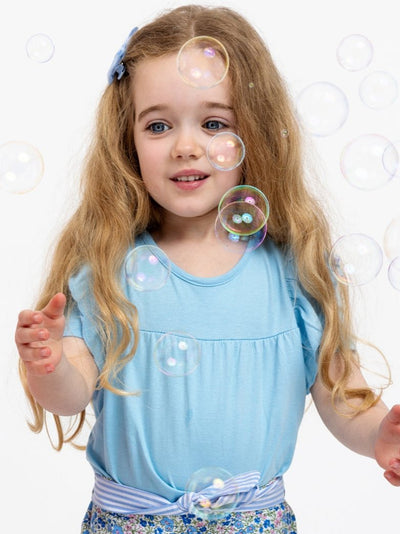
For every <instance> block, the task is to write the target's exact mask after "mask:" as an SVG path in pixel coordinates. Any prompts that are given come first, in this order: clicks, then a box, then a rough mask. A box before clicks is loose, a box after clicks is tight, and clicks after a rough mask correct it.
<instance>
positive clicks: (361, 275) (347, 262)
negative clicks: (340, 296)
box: [329, 233, 383, 286]
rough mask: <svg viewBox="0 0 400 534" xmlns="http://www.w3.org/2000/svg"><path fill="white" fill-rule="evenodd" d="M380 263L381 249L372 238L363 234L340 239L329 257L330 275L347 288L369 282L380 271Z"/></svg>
mask: <svg viewBox="0 0 400 534" xmlns="http://www.w3.org/2000/svg"><path fill="white" fill-rule="evenodd" d="M382 263H383V254H382V249H381V248H380V246H379V245H378V243H377V242H376V241H375V240H374V239H372V237H369V236H367V235H364V234H357V233H354V234H348V235H344V236H342V237H340V238H339V239H338V240H337V241H336V243H335V244H334V245H333V247H332V250H331V252H330V255H329V267H330V269H331V271H332V274H333V275H334V276H335V278H336V279H337V280H338V281H339V282H340V283H341V284H345V285H348V286H360V285H363V284H366V283H368V282H371V281H372V280H373V279H374V278H375V277H376V276H377V275H378V273H379V271H380V270H381V267H382Z"/></svg>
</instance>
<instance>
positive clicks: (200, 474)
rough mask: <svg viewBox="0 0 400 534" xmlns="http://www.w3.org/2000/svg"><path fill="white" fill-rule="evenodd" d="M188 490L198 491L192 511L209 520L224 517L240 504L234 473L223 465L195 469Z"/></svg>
mask: <svg viewBox="0 0 400 534" xmlns="http://www.w3.org/2000/svg"><path fill="white" fill-rule="evenodd" d="M186 491H187V492H193V493H196V494H197V496H196V498H195V499H194V500H193V502H192V503H191V508H190V510H189V511H190V513H192V514H195V515H196V516H197V517H200V518H202V519H205V520H208V521H214V520H216V519H223V518H224V517H226V516H227V515H228V514H230V513H231V512H232V511H233V510H234V509H235V508H236V506H237V504H238V498H239V489H238V486H237V483H236V482H235V481H233V480H232V475H231V474H230V473H229V472H228V471H226V470H225V469H222V468H221V467H204V468H202V469H199V470H198V471H195V472H194V473H193V474H192V476H191V477H190V478H189V480H188V483H187V484H186Z"/></svg>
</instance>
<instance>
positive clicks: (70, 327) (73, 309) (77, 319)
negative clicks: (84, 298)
mask: <svg viewBox="0 0 400 534" xmlns="http://www.w3.org/2000/svg"><path fill="white" fill-rule="evenodd" d="M69 336H72V337H81V338H82V339H83V332H82V317H81V314H80V313H79V309H78V306H77V305H76V303H75V302H74V303H72V304H71V305H70V306H69V307H68V310H67V315H66V318H65V329H64V337H69Z"/></svg>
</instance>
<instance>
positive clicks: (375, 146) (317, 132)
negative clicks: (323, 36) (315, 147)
mask: <svg viewBox="0 0 400 534" xmlns="http://www.w3.org/2000/svg"><path fill="white" fill-rule="evenodd" d="M373 53H374V50H373V46H372V44H371V42H370V41H369V40H368V39H367V38H366V37H365V36H364V35H360V34H352V35H348V36H346V37H345V38H343V39H342V41H341V42H340V43H339V45H338V47H337V50H336V57H337V60H338V62H339V64H340V65H341V66H342V67H343V68H344V69H346V70H347V71H349V72H357V71H362V70H363V69H366V68H367V67H368V66H369V65H370V64H371V61H372V59H373ZM358 94H359V97H360V99H361V101H362V102H363V103H364V104H365V105H366V106H367V107H368V108H370V109H374V110H378V109H383V108H387V107H388V106H390V105H391V104H393V103H394V102H395V100H396V99H397V98H398V84H397V81H396V80H395V79H394V78H393V76H392V75H391V74H390V73H388V72H384V71H381V70H376V71H373V72H370V73H369V74H367V75H366V76H364V78H363V79H362V80H361V82H360V84H359V91H358ZM296 105H297V111H298V113H299V115H300V118H301V119H302V122H303V124H304V125H305V127H306V128H307V130H308V131H309V132H310V134H311V135H314V136H317V137H325V136H329V135H332V134H334V133H336V132H337V131H338V130H339V129H340V128H341V127H342V126H343V125H344V124H345V122H346V120H347V118H348V115H349V102H348V99H347V96H346V95H345V93H344V92H343V91H342V89H340V88H339V87H337V86H336V85H335V84H332V83H330V82H326V81H319V82H315V83H312V84H310V85H309V86H308V87H306V88H305V89H303V90H302V91H301V92H300V93H299V94H298V96H297V100H296ZM399 151H400V141H391V140H389V139H388V138H386V137H385V136H383V135H378V134H364V135H360V136H358V137H356V138H354V139H352V140H350V141H349V142H347V144H346V145H345V146H344V148H343V150H342V153H341V157H340V170H341V173H342V175H343V177H344V178H345V180H346V181H347V182H348V183H349V184H350V185H351V186H352V187H354V188H356V189H359V190H360V191H373V190H376V189H379V188H382V187H383V186H385V185H386V184H388V183H389V182H390V181H391V180H392V179H393V178H395V177H396V176H397V177H399V175H400V152H399ZM398 224H399V223H397V225H396V224H395V223H393V224H391V225H389V227H388V229H387V230H386V234H385V238H384V239H385V242H386V241H387V240H389V239H390V240H391V243H392V245H391V249H392V250H391V253H390V254H388V252H387V251H386V250H385V252H386V255H387V257H388V259H389V261H390V265H389V268H388V278H389V281H390V283H391V285H392V286H393V287H394V288H395V289H399V290H400V275H399V264H400V259H398V258H399V257H400V246H399V243H398V241H396V240H400V237H399V236H400V231H399V229H398ZM388 236H391V237H388ZM393 243H396V244H395V245H394V244H393ZM385 248H386V247H385ZM393 249H395V251H394V252H393ZM383 258H384V254H383V251H382V248H381V247H380V245H379V244H378V243H377V242H376V241H375V240H374V239H373V238H372V237H370V236H367V235H365V234H362V233H352V234H348V235H343V236H341V237H340V238H339V239H338V240H337V241H336V242H335V243H334V245H333V247H332V250H331V252H330V257H329V266H330V269H331V271H332V273H333V275H334V276H335V278H336V279H337V280H338V281H339V282H340V283H342V284H346V285H348V286H359V285H363V284H366V283H368V282H370V281H372V280H373V279H374V278H375V277H376V276H377V275H378V273H379V272H380V270H381V268H382V265H383Z"/></svg>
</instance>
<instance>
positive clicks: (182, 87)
mask: <svg viewBox="0 0 400 534" xmlns="http://www.w3.org/2000/svg"><path fill="white" fill-rule="evenodd" d="M177 56H178V54H168V55H165V56H160V57H156V58H146V59H143V60H142V61H141V62H140V63H139V64H138V65H137V66H136V69H135V74H134V77H133V84H132V87H133V97H134V99H135V101H136V102H138V101H142V100H146V101H148V100H152V99H157V98H159V97H162V98H163V99H167V98H168V97H171V98H174V99H175V100H179V99H180V98H182V99H183V100H184V99H186V98H189V99H190V98H192V99H193V101H194V102H195V101H197V100H202V99H205V100H216V101H220V100H223V101H228V100H230V93H231V86H230V80H229V77H228V76H226V77H225V78H224V79H223V80H222V81H221V83H219V84H217V85H215V86H213V87H209V88H197V87H193V86H191V85H190V84H188V83H187V82H185V80H184V78H183V77H182V75H181V73H180V72H179V69H178V64H177Z"/></svg>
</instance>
